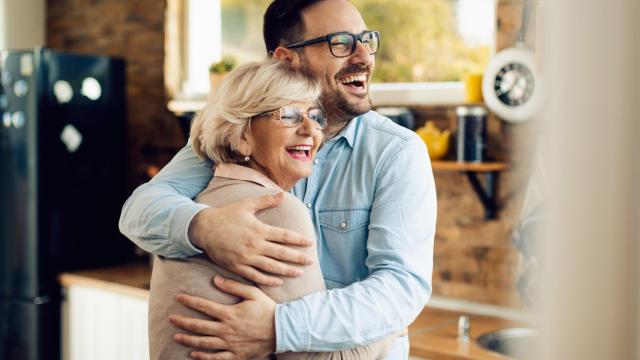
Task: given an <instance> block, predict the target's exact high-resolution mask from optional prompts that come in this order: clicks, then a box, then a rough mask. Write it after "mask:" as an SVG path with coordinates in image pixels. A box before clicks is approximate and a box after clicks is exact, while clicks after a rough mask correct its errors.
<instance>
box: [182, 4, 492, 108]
mask: <svg viewBox="0 0 640 360" xmlns="http://www.w3.org/2000/svg"><path fill="white" fill-rule="evenodd" d="M175 1H180V0H175ZM352 1H353V3H354V4H355V5H356V6H357V7H358V9H359V10H360V11H361V13H362V14H363V17H364V18H365V21H366V22H367V26H368V27H369V28H370V29H375V30H379V31H380V33H381V37H382V46H381V49H380V51H379V52H378V54H377V55H376V70H375V72H374V78H373V84H372V87H371V92H372V94H371V95H372V97H373V100H374V102H375V103H376V104H381V105H382V104H395V105H402V104H407V105H411V104H415V103H429V102H437V103H440V104H442V103H456V102H461V101H462V94H463V86H462V84H461V83H460V81H461V78H462V76H463V75H464V74H465V73H467V72H481V71H482V70H483V69H484V68H485V67H486V65H487V63H488V61H489V58H490V56H491V54H492V52H493V49H494V43H495V22H496V21H495V13H496V11H495V0H352ZM186 2H187V3H188V4H187V6H186V7H187V8H188V10H186V11H184V12H185V13H186V14H188V16H187V17H186V19H185V23H186V24H188V26H186V28H188V30H189V31H190V33H191V34H192V35H191V36H186V38H187V39H188V41H189V44H188V45H187V48H188V56H186V58H188V59H191V61H188V62H187V63H188V66H187V69H188V71H187V72H188V76H187V77H186V79H185V81H184V82H183V86H182V87H183V88H182V89H181V90H182V91H181V92H182V93H187V94H188V93H191V94H194V93H195V94H197V93H200V94H202V93H206V92H207V89H208V88H207V83H206V81H204V80H202V79H207V67H208V66H206V64H208V63H211V62H214V61H217V60H219V59H220V58H221V57H223V56H225V57H234V58H235V59H237V60H238V62H240V63H242V62H246V61H252V60H257V59H262V58H264V57H265V53H266V51H265V48H264V43H263V40H262V16H263V14H264V10H265V9H266V7H267V6H268V4H269V3H270V2H271V0H187V1H186ZM216 24H217V25H216ZM194 32H195V33H197V34H199V35H196V34H194ZM194 41H195V43H194ZM196 59H198V60H196ZM196 65H197V66H198V69H197V70H195V69H192V66H196ZM194 77H197V78H199V79H200V80H194Z"/></svg>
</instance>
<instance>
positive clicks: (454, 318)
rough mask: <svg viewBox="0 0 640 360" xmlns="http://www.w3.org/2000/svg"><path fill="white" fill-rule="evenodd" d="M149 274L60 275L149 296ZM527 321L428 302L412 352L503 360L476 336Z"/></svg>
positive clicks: (140, 268)
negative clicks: (465, 321) (464, 336)
mask: <svg viewBox="0 0 640 360" xmlns="http://www.w3.org/2000/svg"><path fill="white" fill-rule="evenodd" d="M150 276H151V270H150V268H149V266H148V264H145V263H137V264H129V265H123V266H117V267H111V268H103V269H96V270H84V271H75V272H70V273H63V274H61V275H60V276H59V281H60V284H61V285H62V286H64V287H69V286H73V285H80V286H89V287H95V288H99V289H103V290H108V291H114V292H119V293H122V294H124V295H130V296H136V297H143V298H148V297H149V290H148V289H149V281H150ZM460 315H468V316H469V318H470V324H471V327H470V335H471V340H469V341H468V342H465V341H459V340H458V339H457V336H458V317H459V316H460ZM527 325H528V324H527V323H526V322H522V321H515V320H507V319H502V318H499V317H495V316H483V315H474V314H466V313H462V312H459V311H451V310H444V309H438V308H433V307H429V306H427V307H425V308H424V310H423V311H422V313H421V314H420V315H419V316H418V318H417V319H416V320H415V321H414V322H413V324H411V325H410V326H409V338H410V341H411V355H412V356H417V357H423V358H426V359H429V360H497V359H502V360H504V359H506V357H503V356H501V355H499V354H497V353H494V352H491V351H487V350H484V349H483V348H481V347H480V346H478V345H477V344H476V339H477V338H478V337H479V336H480V335H482V334H485V333H488V332H491V331H495V330H499V329H504V328H510V327H526V326H527Z"/></svg>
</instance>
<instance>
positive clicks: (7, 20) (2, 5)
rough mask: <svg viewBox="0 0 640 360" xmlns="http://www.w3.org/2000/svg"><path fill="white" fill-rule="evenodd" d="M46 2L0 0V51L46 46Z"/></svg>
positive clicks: (42, 0)
mask: <svg viewBox="0 0 640 360" xmlns="http://www.w3.org/2000/svg"><path fill="white" fill-rule="evenodd" d="M45 6H46V5H45V0H0V49H20V48H30V47H34V46H44V43H45Z"/></svg>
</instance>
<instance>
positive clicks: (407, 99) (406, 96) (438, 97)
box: [169, 0, 498, 106]
mask: <svg viewBox="0 0 640 360" xmlns="http://www.w3.org/2000/svg"><path fill="white" fill-rule="evenodd" d="M172 1H173V2H180V3H183V4H182V5H181V6H182V7H183V11H182V14H183V16H182V17H181V19H180V21H181V22H182V24H180V25H179V28H180V29H181V30H182V34H181V35H180V36H179V41H183V42H184V43H183V44H182V45H181V46H179V47H178V48H179V49H181V51H182V53H181V54H180V57H181V58H182V59H189V58H190V57H193V56H194V55H193V53H195V48H197V47H195V46H190V45H191V44H190V43H189V36H185V34H186V33H187V32H186V30H185V29H188V28H189V17H188V16H187V13H188V11H184V9H188V6H189V4H188V3H189V2H190V1H198V0H187V1H182V0H169V3H171V2H172ZM206 1H213V2H215V3H217V6H221V4H220V0H206ZM496 3H497V1H496ZM221 30H222V29H220V28H219V25H218V31H219V32H221ZM497 31H498V29H495V32H496V33H497ZM494 51H495V42H494ZM174 68H175V67H174ZM177 68H178V71H181V73H180V79H181V82H180V84H179V89H175V86H174V89H173V91H169V93H170V94H174V96H170V97H172V98H173V101H172V102H173V103H174V104H175V103H176V102H181V101H193V100H196V103H198V100H204V99H205V98H206V96H207V94H206V93H200V92H198V93H185V92H184V91H183V90H184V88H185V84H186V83H188V82H189V79H188V76H189V74H193V71H192V70H191V69H189V67H188V64H187V63H186V62H185V63H183V64H182V66H178V67H177ZM369 94H370V96H371V99H372V102H373V103H374V105H375V106H429V105H456V104H461V103H464V83H463V82H462V81H452V82H415V83H413V82H411V83H409V82H401V83H371V84H370V88H369Z"/></svg>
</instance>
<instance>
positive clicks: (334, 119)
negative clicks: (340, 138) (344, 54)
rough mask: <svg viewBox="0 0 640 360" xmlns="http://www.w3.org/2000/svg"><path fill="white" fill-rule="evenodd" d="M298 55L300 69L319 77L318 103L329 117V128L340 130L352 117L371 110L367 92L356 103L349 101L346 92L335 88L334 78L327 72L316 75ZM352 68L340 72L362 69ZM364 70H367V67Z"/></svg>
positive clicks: (360, 69) (359, 68) (302, 57)
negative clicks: (320, 85)
mask: <svg viewBox="0 0 640 360" xmlns="http://www.w3.org/2000/svg"><path fill="white" fill-rule="evenodd" d="M300 55H301V67H300V69H301V71H302V72H304V73H306V74H308V75H311V76H313V77H316V78H319V80H320V82H321V84H322V94H321V95H320V103H321V104H322V107H323V109H324V111H325V112H326V113H327V116H328V118H329V126H328V127H329V128H338V130H340V129H342V128H343V127H344V125H346V124H347V123H348V122H349V121H350V120H351V119H353V118H354V117H356V116H359V115H362V114H365V113H367V112H369V111H370V110H371V107H372V105H371V99H370V98H369V94H367V95H366V97H364V98H362V100H361V101H359V102H357V103H355V102H349V100H348V99H347V97H346V94H345V93H344V92H343V91H342V90H341V89H340V88H335V87H334V86H333V85H334V84H335V79H333V78H331V77H330V76H329V75H328V74H324V75H318V74H315V73H313V72H312V71H311V69H310V66H309V62H308V60H307V59H306V58H305V57H304V55H302V54H300ZM354 70H355V69H353V70H350V69H349V68H347V69H343V70H342V71H341V72H345V71H346V72H347V73H348V72H361V71H363V70H362V68H361V67H357V71H354ZM366 72H367V73H368V72H369V71H368V69H367V71H366ZM367 85H368V84H367ZM328 131H329V132H331V130H330V129H328Z"/></svg>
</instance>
